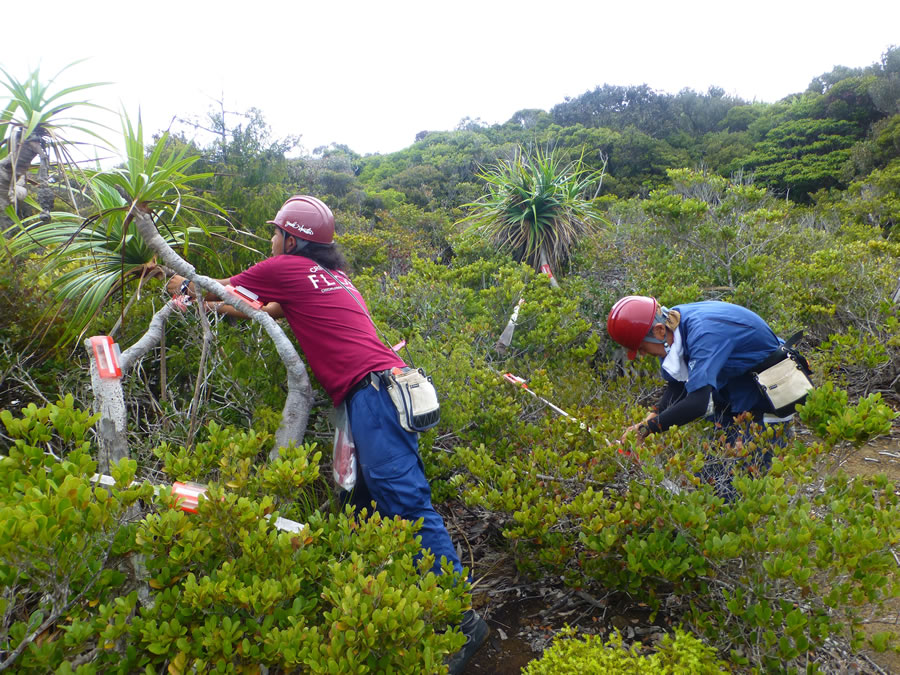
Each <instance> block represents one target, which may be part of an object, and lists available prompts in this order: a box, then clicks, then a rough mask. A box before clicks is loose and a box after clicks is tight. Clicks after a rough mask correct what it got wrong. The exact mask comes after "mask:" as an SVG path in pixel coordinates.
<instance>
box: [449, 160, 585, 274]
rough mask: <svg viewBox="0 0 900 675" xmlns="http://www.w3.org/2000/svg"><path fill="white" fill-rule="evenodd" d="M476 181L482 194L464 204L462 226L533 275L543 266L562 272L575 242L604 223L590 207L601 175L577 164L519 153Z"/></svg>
mask: <svg viewBox="0 0 900 675" xmlns="http://www.w3.org/2000/svg"><path fill="white" fill-rule="evenodd" d="M478 176H479V178H481V179H482V180H483V181H484V182H485V187H486V193H485V195H484V196H483V197H481V198H480V199H478V200H477V201H475V202H472V203H470V204H466V206H467V207H469V208H470V209H472V213H471V214H470V215H469V216H468V217H467V218H465V219H464V221H463V222H470V223H471V224H472V226H474V227H475V228H476V229H477V231H478V232H480V233H481V234H482V235H483V236H485V237H487V238H488V239H489V240H490V241H491V242H492V243H493V244H495V245H497V246H499V247H502V248H503V249H504V250H507V251H509V252H510V253H511V254H512V255H513V257H514V258H515V259H516V260H519V261H521V262H526V263H528V264H529V265H531V266H532V267H534V268H535V269H536V270H539V271H540V270H541V267H542V266H543V265H545V264H547V265H550V267H551V269H553V270H556V271H558V270H560V269H561V267H562V266H563V265H564V264H565V263H566V261H567V260H568V259H569V255H570V254H571V252H572V250H573V248H574V247H575V245H576V244H577V243H578V241H579V240H580V239H581V238H583V237H584V236H586V235H588V234H590V233H592V232H593V231H594V229H595V227H597V225H598V224H600V223H602V222H603V220H602V218H601V217H600V216H599V215H598V214H597V213H596V211H595V210H594V206H593V199H594V197H596V194H597V191H599V189H600V184H601V181H602V177H603V171H602V169H601V170H599V171H592V170H590V169H588V168H587V167H585V166H584V164H583V162H582V160H581V158H579V159H576V160H573V161H565V160H563V159H561V158H559V157H557V156H556V154H555V153H554V152H544V151H542V150H537V151H535V152H533V153H532V154H530V155H529V154H527V153H526V152H525V151H523V150H522V149H521V148H519V149H517V150H516V153H515V156H514V157H513V159H511V160H501V161H499V162H497V163H496V164H495V165H493V166H491V167H488V168H486V169H485V170H483V171H481V172H480V173H479V174H478ZM592 192H593V194H592Z"/></svg>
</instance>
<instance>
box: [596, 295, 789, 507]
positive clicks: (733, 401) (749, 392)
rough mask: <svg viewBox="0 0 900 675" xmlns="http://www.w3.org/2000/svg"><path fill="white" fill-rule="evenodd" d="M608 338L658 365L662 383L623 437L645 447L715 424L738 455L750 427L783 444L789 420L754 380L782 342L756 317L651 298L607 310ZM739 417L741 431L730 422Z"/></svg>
mask: <svg viewBox="0 0 900 675" xmlns="http://www.w3.org/2000/svg"><path fill="white" fill-rule="evenodd" d="M607 330H608V332H609V335H610V337H612V338H613V340H615V341H616V342H618V343H619V344H621V345H622V346H624V347H626V348H627V349H628V358H629V359H634V358H635V356H637V354H639V353H640V354H649V355H652V356H656V357H659V358H660V361H661V366H662V375H663V378H664V379H665V381H666V389H665V391H664V392H663V395H662V397H661V398H660V400H659V402H658V403H657V405H656V406H655V409H654V410H653V412H651V413H650V414H649V415H648V416H647V417H646V418H645V419H644V420H643V421H642V422H640V423H638V424H635V425H633V426H631V427H629V428H628V429H627V430H626V434H627V433H629V432H635V433H637V435H638V438H639V439H643V438H646V437H647V436H648V435H650V434H654V433H660V432H663V431H665V430H667V429H668V428H670V427H672V426H674V425H678V426H682V425H684V424H687V423H689V422H692V421H694V420H697V419H701V418H708V417H710V416H712V417H713V419H714V420H715V421H716V422H718V423H719V424H721V425H722V426H723V427H724V429H725V433H726V440H727V442H728V443H729V444H730V445H732V446H738V447H739V446H740V445H741V444H742V442H743V441H744V440H747V439H748V438H749V437H750V435H749V422H750V421H752V422H753V423H756V424H759V425H761V426H774V434H775V436H776V437H777V438H778V439H780V440H779V441H778V442H780V443H783V439H784V438H785V437H786V435H787V433H788V432H789V426H788V425H789V423H790V419H791V416H790V415H788V416H785V417H778V416H777V415H776V414H775V411H774V410H773V408H772V405H771V403H770V402H769V401H768V399H767V398H766V397H765V396H764V395H763V394H762V392H761V391H760V389H759V386H758V384H757V383H756V380H755V378H754V375H753V372H754V370H758V369H759V368H758V367H759V365H760V364H761V363H763V362H765V361H766V360H767V359H769V358H770V357H772V355H773V354H776V353H777V352H779V350H780V348H781V345H782V344H783V340H781V339H780V338H779V337H778V336H777V335H775V332H774V331H773V330H772V329H771V328H770V327H769V325H768V324H767V323H766V322H765V321H764V320H763V319H762V318H761V317H760V316H759V315H758V314H756V313H754V312H752V311H750V310H749V309H747V308H745V307H741V306H740V305H733V304H730V303H727V302H718V301H705V302H694V303H689V304H684V305H676V306H674V307H672V308H671V309H669V308H667V307H663V306H662V305H660V304H659V303H658V302H657V301H656V300H655V299H654V298H650V297H646V296H627V297H624V298H622V299H620V300H619V301H618V302H616V304H615V305H614V306H613V308H612V310H610V313H609V317H608V318H607ZM744 413H746V414H744ZM738 416H741V417H740V420H742V422H743V423H740V422H735V418H736V417H738ZM748 416H749V418H750V419H748ZM771 458H772V450H771V448H769V449H767V450H765V451H764V452H763V453H762V454H761V457H759V458H758V459H759V460H760V464H761V470H763V471H764V470H767V469H768V466H769V464H770V463H771ZM710 470H711V471H712V473H713V474H717V475H714V476H710V475H707V476H706V477H707V478H713V479H714V482H716V483H717V484H718V486H719V487H720V488H721V490H720V492H722V493H723V494H724V495H725V496H733V493H732V492H731V490H732V488H731V487H730V482H731V481H730V473H731V471H730V470H729V471H724V469H721V467H720V468H719V469H718V470H717V469H715V468H713V467H708V470H707V471H706V472H705V473H706V474H710ZM724 473H727V474H728V476H727V478H723V475H721V474H724ZM723 479H724V482H725V483H727V486H726V485H724V484H723Z"/></svg>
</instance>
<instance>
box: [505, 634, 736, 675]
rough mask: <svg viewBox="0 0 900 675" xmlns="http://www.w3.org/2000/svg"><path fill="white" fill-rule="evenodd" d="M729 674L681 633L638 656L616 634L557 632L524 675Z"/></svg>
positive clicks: (637, 650) (710, 651)
mask: <svg viewBox="0 0 900 675" xmlns="http://www.w3.org/2000/svg"><path fill="white" fill-rule="evenodd" d="M728 672H730V671H729V669H728V668H727V666H726V664H725V663H724V662H722V661H720V660H718V659H717V658H716V650H715V649H712V648H711V647H707V646H706V645H704V644H703V643H702V642H701V641H700V640H698V639H697V638H695V637H694V636H692V635H691V634H690V633H685V632H683V631H680V630H676V631H675V637H674V638H672V637H670V636H668V635H666V636H665V637H664V638H663V640H662V642H661V643H660V645H659V647H658V649H657V651H655V652H653V653H652V654H647V655H642V654H640V643H636V644H634V645H632V646H631V647H628V648H626V647H624V646H623V645H622V636H621V635H620V634H619V633H618V632H617V633H615V634H614V635H613V636H612V637H610V638H609V640H607V641H606V642H603V640H602V639H601V638H600V637H599V636H597V635H587V636H585V638H584V639H583V640H582V639H578V638H576V637H574V631H573V630H571V629H566V630H562V631H560V633H559V634H558V635H557V636H556V639H555V640H554V642H553V645H552V646H551V647H550V648H549V649H547V650H546V651H544V654H543V655H542V656H541V658H539V659H536V660H534V661H532V662H531V663H529V664H528V665H527V666H526V667H525V669H524V670H523V671H522V673H523V675H600V674H601V673H621V674H622V675H687V673H690V674H691V675H716V673H728Z"/></svg>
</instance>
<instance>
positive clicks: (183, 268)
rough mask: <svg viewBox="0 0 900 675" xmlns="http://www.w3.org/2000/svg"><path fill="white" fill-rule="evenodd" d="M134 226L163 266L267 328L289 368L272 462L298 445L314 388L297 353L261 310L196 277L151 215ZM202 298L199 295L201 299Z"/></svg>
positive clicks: (144, 215) (137, 216)
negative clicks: (160, 233)
mask: <svg viewBox="0 0 900 675" xmlns="http://www.w3.org/2000/svg"><path fill="white" fill-rule="evenodd" d="M133 222H134V225H135V227H136V228H137V231H138V232H139V233H140V235H141V237H143V239H144V241H145V242H146V243H147V245H148V246H149V247H150V248H151V249H153V250H154V251H155V252H156V254H157V255H158V256H159V257H160V258H161V259H162V261H163V264H165V265H166V266H167V267H169V268H171V269H173V270H174V271H175V272H176V273H177V274H179V275H181V276H183V277H185V278H187V279H189V280H190V281H192V282H193V283H194V286H195V288H196V287H199V288H202V289H203V290H204V291H207V292H209V293H212V294H214V295H216V296H218V297H219V298H221V299H222V300H223V301H224V302H226V303H227V304H229V305H232V306H233V307H234V308H235V309H237V310H239V311H241V312H243V313H244V314H246V315H247V316H249V317H250V318H252V319H253V320H254V321H256V322H257V323H259V324H261V325H262V327H263V328H265V330H266V332H267V333H268V334H269V337H270V338H272V342H274V343H275V349H276V351H277V352H278V356H279V357H281V360H282V361H283V362H284V365H285V367H286V368H287V385H288V393H287V398H286V399H285V402H284V410H283V411H282V415H281V424H280V426H279V427H278V430H277V431H276V432H275V447H274V448H272V452H271V453H270V454H269V458H270V459H275V458H277V457H278V454H279V449H280V448H283V447H286V446H288V445H289V444H291V443H294V444H295V445H299V444H300V443H301V442H302V441H303V435H304V434H305V433H306V423H307V421H308V419H309V410H310V407H311V406H312V386H311V385H310V382H309V375H308V374H307V372H306V366H305V365H304V363H303V361H302V360H301V359H300V356H299V355H298V354H297V350H296V349H294V346H293V345H292V344H291V341H290V340H289V339H288V337H287V335H285V334H284V331H283V330H281V327H280V326H279V325H278V324H277V323H276V322H275V319H273V318H272V317H271V316H269V315H268V314H266V313H265V312H263V311H262V310H256V309H253V308H252V307H250V305H248V304H247V303H246V302H244V301H243V300H241V299H240V298H238V297H236V296H234V295H233V294H230V293H227V292H226V291H225V287H224V286H222V284H220V283H219V282H217V281H216V280H215V279H211V278H210V277H206V276H203V275H201V274H197V272H196V270H195V269H194V267H193V266H192V265H191V264H189V263H188V262H187V261H185V260H184V259H183V258H181V256H179V255H178V254H177V253H176V252H175V251H174V250H173V249H172V247H171V246H169V245H168V244H167V243H166V242H165V240H164V239H163V238H162V237H161V236H160V235H159V232H158V231H157V229H156V225H154V223H153V220H152V218H151V217H150V215H149V214H147V213H144V212H141V211H139V212H137V213H136V214H135V217H134V221H133ZM199 295H200V294H199V293H198V296H199Z"/></svg>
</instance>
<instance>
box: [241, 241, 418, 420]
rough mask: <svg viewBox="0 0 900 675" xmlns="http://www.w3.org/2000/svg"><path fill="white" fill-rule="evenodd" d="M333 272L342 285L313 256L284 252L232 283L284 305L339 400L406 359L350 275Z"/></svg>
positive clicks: (308, 356) (299, 338)
mask: <svg viewBox="0 0 900 675" xmlns="http://www.w3.org/2000/svg"><path fill="white" fill-rule="evenodd" d="M332 274H334V276H335V277H337V279H338V281H340V284H343V287H342V286H341V285H340V284H339V283H338V282H337V281H335V279H333V278H332V277H331V275H330V274H329V273H328V272H326V271H325V270H324V269H323V268H322V267H320V266H319V265H318V264H317V263H316V262H314V261H312V260H310V259H309V258H304V257H303V256H296V255H279V256H275V257H274V258H268V259H266V260H263V261H262V262H261V263H258V264H256V265H254V266H253V267H251V268H250V269H247V270H245V271H243V272H241V273H240V274H236V275H234V276H233V277H231V285H232V286H243V287H244V288H246V289H247V290H250V291H253V292H254V293H256V294H257V295H258V296H259V299H260V300H261V301H263V302H264V303H268V302H277V303H279V304H280V305H281V307H282V309H283V310H284V316H285V318H286V319H287V321H288V323H289V324H290V326H291V330H293V331H294V335H295V336H296V337H297V342H299V343H300V349H302V350H303V353H304V354H305V355H306V360H307V362H308V363H309V367H310V368H312V371H313V374H314V375H315V376H316V379H317V380H318V381H319V382H320V383H321V385H322V386H323V387H325V391H327V392H328V395H329V396H330V397H331V400H332V401H334V404H335V405H338V404H339V403H340V402H341V401H343V400H344V397H345V396H346V395H347V392H348V391H349V390H350V387H352V386H353V385H354V384H356V383H357V382H358V381H359V380H361V379H362V377H363V375H365V374H366V373H370V372H372V371H373V370H387V369H388V368H393V367H394V366H398V367H402V366H403V365H404V363H403V361H402V360H401V359H400V358H399V357H398V356H397V355H396V354H395V353H394V352H392V351H391V350H390V348H389V347H387V346H386V345H385V344H384V343H383V342H382V341H381V340H380V339H379V338H378V334H377V333H376V332H375V327H374V326H373V325H372V321H371V320H370V319H369V316H368V308H367V307H366V303H365V301H363V299H362V296H361V295H360V294H359V291H357V290H356V288H355V287H354V286H353V284H352V283H351V282H350V279H349V278H348V277H347V275H346V274H344V273H343V272H341V271H340V270H332ZM344 287H346V288H347V289H349V291H350V293H348V292H347V290H345V289H344ZM351 293H352V294H353V295H352V296H351ZM354 298H355V299H354ZM357 300H358V301H359V304H357Z"/></svg>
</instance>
